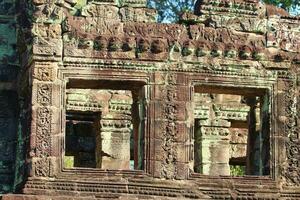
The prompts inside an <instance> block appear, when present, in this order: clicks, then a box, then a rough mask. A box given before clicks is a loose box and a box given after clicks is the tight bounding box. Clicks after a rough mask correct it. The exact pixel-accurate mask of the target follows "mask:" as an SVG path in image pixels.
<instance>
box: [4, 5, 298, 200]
mask: <svg viewBox="0 0 300 200" xmlns="http://www.w3.org/2000/svg"><path fill="white" fill-rule="evenodd" d="M155 17H156V11H155V10H153V9H148V8H146V1H145V0H122V1H121V0H19V1H17V2H14V1H12V0H11V1H8V0H5V1H1V2H0V50H1V51H0V72H1V74H0V81H1V84H0V88H1V91H0V108H1V110H0V125H2V126H3V128H2V127H0V128H1V129H0V192H1V193H10V194H7V195H3V196H2V197H1V198H2V199H4V200H10V199H22V200H23V199H26V200H31V199H45V200H50V199H70V198H72V199H74V200H87V199H93V200H94V199H97V200H100V199H170V200H171V199H234V200H242V199H251V200H258V199H264V200H274V199H276V200H297V199H300V178H299V177H300V147H299V144H300V135H299V125H300V121H299V119H300V117H299V113H300V110H299V108H300V106H299V105H300V104H299V102H300V96H299V94H300V92H299V88H300V82H299V80H300V70H299V64H300V54H299V53H300V48H299V47H300V40H299V38H300V26H299V23H300V19H299V17H292V16H289V15H288V13H286V12H285V11H284V10H282V9H279V8H276V7H273V6H266V5H263V4H261V3H260V2H259V1H258V0H221V1H209V0H199V1H197V2H196V4H195V10H194V13H184V14H182V15H181V17H180V21H179V22H178V23H176V24H159V23H156V21H155ZM16 49H17V50H16ZM103 90H105V91H106V92H108V93H109V94H107V93H106V92H103ZM110 90H123V91H124V90H128V91H131V93H132V106H131V107H130V106H129V104H131V101H128V102H127V103H125V104H121V105H120V102H122V101H120V99H122V98H124V96H122V95H119V94H118V92H117V93H116V94H115V96H118V98H117V99H118V101H116V102H115V101H112V100H114V95H111V94H112V93H110V92H109V91H110ZM95 91H97V92H99V94H96V95H94V94H95V93H97V92H95ZM101 91H102V92H101ZM72 92H73V93H76V95H75V96H76V97H74V94H73V97H74V98H73V97H72ZM199 94H218V95H219V94H226V95H239V96H243V97H247V98H246V99H247V100H246V104H247V105H249V107H250V108H249V110H247V109H248V108H247V109H244V108H243V106H244V105H241V103H238V102H239V101H236V102H235V103H234V105H232V104H230V102H227V101H226V100H224V99H223V100H222V103H224V102H225V105H224V104H222V105H221V106H220V105H218V98H215V99H214V101H216V102H214V101H212V98H211V99H210V100H209V99H208V101H207V102H203V100H204V99H205V98H198V97H197V95H199ZM93 95H94V96H93ZM91 96H93V97H91ZM107 96H109V97H110V100H107V99H106V100H105V97H107ZM125 96H126V95H125ZM219 97H220V96H219ZM253 97H258V98H259V99H260V102H259V108H260V111H259V112H260V114H259V115H258V114H257V113H256V109H257V104H256V103H255V98H253ZM86 98H88V99H89V100H88V101H86V100H85V99H86ZM101 98H102V99H101ZM126 98H128V95H127V96H126ZM210 101H211V102H210ZM101 102H102V103H101ZM129 102H130V103H129ZM242 104H244V102H243V103H242ZM107 105H108V106H107ZM109 105H111V107H109ZM107 108H108V109H107ZM236 108H238V111H236ZM105 109H106V110H105ZM129 110H131V113H133V114H132V115H131V117H130V116H129V114H128V112H129ZM69 111H76V112H77V111H79V112H80V113H81V114H82V112H83V113H84V114H83V115H85V116H90V115H89V114H90V113H92V114H95V113H102V116H104V119H105V120H104V122H101V120H99V121H100V127H99V128H100V129H103V130H104V131H102V133H103V134H104V135H103V137H102V135H101V134H100V136H101V138H96V139H95V140H102V139H103V138H104V139H107V140H108V141H109V140H111V141H114V139H112V138H113V137H109V136H113V135H114V136H116V137H115V138H118V137H119V136H120V135H121V134H123V135H126V134H127V135H128V132H129V130H128V128H129V126H130V125H129V126H128V123H127V122H128V121H132V123H133V124H134V126H133V130H132V131H133V135H134V141H137V142H136V145H134V156H133V157H134V161H135V163H134V169H132V168H129V169H128V155H127V157H126V162H125V164H124V166H125V165H126V167H116V166H115V163H113V164H114V166H113V167H111V166H110V167H105V168H108V169H99V168H84V167H79V168H68V167H65V166H64V158H65V153H66V140H67V139H68V138H67V136H66V130H67V125H68V121H70V120H73V118H72V116H71V117H69ZM87 111H89V112H87ZM124 113H125V114H124ZM245 113H247V116H250V122H249V120H248V119H247V121H248V123H249V124H250V125H252V126H249V128H248V131H249V132H255V133H256V136H255V138H254V139H253V140H249V139H247V148H248V149H251V150H252V151H251V152H250V153H249V154H247V160H246V162H247V165H249V166H254V167H253V168H252V169H251V170H252V171H251V170H250V171H249V172H247V174H248V175H251V176H239V177H236V176H229V173H228V158H229V157H230V156H232V155H233V154H234V153H233V151H231V154H230V149H229V147H230V148H233V149H234V148H237V149H238V147H234V145H239V144H241V143H242V144H243V145H244V144H245V139H243V140H242V139H241V140H239V139H237V138H236V137H235V134H231V133H232V132H231V131H233V130H232V128H233V127H232V126H231V125H232V124H231V123H232V122H233V121H244V122H245V121H246V120H245V118H246V116H245ZM71 114H72V113H71ZM100 116H101V115H100ZM93 119H97V120H98V118H97V117H96V118H93ZM125 119H126V120H125ZM236 119H239V120H236ZM97 120H96V121H97ZM251 120H252V121H251ZM195 122H198V123H195ZM257 122H259V123H257ZM235 123H236V122H235ZM198 125H201V127H200V128H199V129H198V127H197V126H198ZM235 125H236V126H237V127H239V128H241V126H240V124H235ZM258 125H259V129H257V127H258ZM195 130H198V131H199V132H200V135H204V137H202V138H201V139H200V140H199V143H200V144H201V145H202V146H204V148H206V150H205V151H204V152H208V153H207V154H202V155H201V156H202V157H203V156H204V159H202V163H200V164H201V166H209V169H213V170H207V171H206V172H203V171H202V172H201V170H199V171H198V170H197V166H196V167H195V161H197V155H198V154H197V152H198V150H199V148H198V146H197V145H198V143H197V141H196V140H197V139H198V138H197V137H196V136H197V134H196V132H197V131H196V132H195ZM130 131H131V130H130ZM233 132H235V131H233ZM110 134H111V135H110ZM98 136H99V135H98ZM106 136H107V138H105V137H106ZM250 136H251V137H252V134H248V138H249V137H250ZM124 138H125V139H124V141H121V143H122V144H123V143H124V144H125V143H126V144H127V146H126V148H124V149H128V144H129V143H128V137H124ZM211 138H213V139H214V141H213V142H212V141H211ZM257 138H258V139H257ZM195 141H196V142H195ZM114 142H115V144H114V145H111V146H109V145H107V146H106V147H105V148H106V149H104V150H105V151H104V153H105V154H104V153H103V154H102V152H101V153H100V155H101V156H102V155H106V156H107V157H109V159H110V160H112V157H111V156H112V155H113V154H114V153H115V155H113V157H114V158H118V157H117V156H116V155H120V154H119V153H120V151H123V146H122V145H117V143H118V142H119V143H120V140H118V139H116V141H114ZM114 142H112V143H114ZM108 143H109V142H108ZM228 143H229V145H228ZM76 144H77V145H79V147H78V149H80V148H82V149H88V148H87V147H88V144H86V145H81V144H80V143H76ZM109 144H111V143H109ZM203 144H205V145H206V144H207V145H206V146H205V145H203ZM211 144H214V145H211ZM215 144H216V145H215ZM80 145H81V146H80ZM101 145H102V144H101ZM101 145H99V146H98V147H97V148H96V150H97V152H99V151H100V146H101ZM102 147H103V146H101V151H102V150H103V149H102ZM74 148H75V149H76V146H75V147H74ZM201 148H202V147H201ZM202 149H203V148H202ZM237 152H238V151H237ZM124 154H126V153H124ZM199 154H201V153H199ZM96 155H97V154H96ZM100 155H99V154H98V157H101V156H100ZM205 156H206V157H205ZM123 158H124V160H125V156H124V157H123ZM206 158H208V159H207V160H205V159H206ZM225 158H226V159H225ZM110 160H109V161H110ZM117 160H118V159H117ZM120 160H122V159H120ZM102 161H103V160H101V162H102ZM122 161H123V160H122ZM204 161H205V162H204ZM206 161H207V162H206ZM140 166H141V167H140ZM115 167H116V168H115ZM109 168H110V169H109ZM112 168H113V169H112ZM124 168H125V169H124ZM216 172H222V173H216ZM223 172H224V173H223Z"/></svg>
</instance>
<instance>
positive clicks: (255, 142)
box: [246, 97, 262, 175]
mask: <svg viewBox="0 0 300 200" xmlns="http://www.w3.org/2000/svg"><path fill="white" fill-rule="evenodd" d="M257 103H258V102H257V99H256V97H253V98H247V104H248V105H249V106H250V111H249V115H248V126H249V128H248V130H249V133H248V142H247V144H248V145H247V163H246V174H247V175H261V166H262V163H261V158H260V155H261V147H260V146H261V143H262V141H261V134H260V124H261V123H260V109H259V107H258V106H257Z"/></svg>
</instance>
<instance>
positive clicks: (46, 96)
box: [36, 83, 52, 105]
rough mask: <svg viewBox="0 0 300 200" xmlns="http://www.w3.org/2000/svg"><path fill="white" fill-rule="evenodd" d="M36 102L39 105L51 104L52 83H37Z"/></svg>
mask: <svg viewBox="0 0 300 200" xmlns="http://www.w3.org/2000/svg"><path fill="white" fill-rule="evenodd" d="M36 98H37V103H38V104H41V105H51V104H52V85H51V84H44V83H39V84H37V97H36Z"/></svg>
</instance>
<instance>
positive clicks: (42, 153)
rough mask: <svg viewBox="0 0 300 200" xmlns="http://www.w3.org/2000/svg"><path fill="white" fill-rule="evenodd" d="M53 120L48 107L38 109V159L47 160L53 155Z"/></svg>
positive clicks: (36, 150) (36, 152) (36, 143)
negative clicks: (46, 158)
mask: <svg viewBox="0 0 300 200" xmlns="http://www.w3.org/2000/svg"><path fill="white" fill-rule="evenodd" d="M51 120H52V114H51V110H50V109H49V108H48V107H40V108H38V109H37V124H36V142H35V145H36V149H35V155H36V156H37V157H41V158H45V157H49V156H50V155H51V148H52V144H51Z"/></svg>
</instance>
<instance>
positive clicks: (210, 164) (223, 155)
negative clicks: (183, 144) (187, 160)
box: [193, 88, 270, 176]
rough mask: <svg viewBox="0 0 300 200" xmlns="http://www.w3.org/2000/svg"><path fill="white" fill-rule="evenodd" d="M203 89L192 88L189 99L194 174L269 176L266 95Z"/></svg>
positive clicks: (252, 92) (251, 92) (267, 106)
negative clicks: (191, 108) (192, 94)
mask: <svg viewBox="0 0 300 200" xmlns="http://www.w3.org/2000/svg"><path fill="white" fill-rule="evenodd" d="M206 89H207V90H205V89H197V88H196V89H195V93H194V97H193V98H194V99H193V101H194V172H195V173H200V174H203V175H213V176H215V175H216V176H218V175H222V176H245V175H252V176H268V175H270V130H269V129H270V127H269V120H270V119H269V118H270V114H269V111H270V107H269V99H268V96H267V95H266V94H265V92H263V93H257V94H256V93H255V92H254V91H252V90H250V91H246V92H240V91H238V90H229V89H225V90H224V91H225V92H222V91H223V89H221V88H206ZM207 91H209V93H206V92H207Z"/></svg>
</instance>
